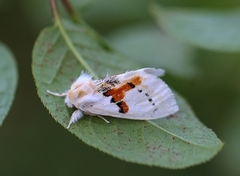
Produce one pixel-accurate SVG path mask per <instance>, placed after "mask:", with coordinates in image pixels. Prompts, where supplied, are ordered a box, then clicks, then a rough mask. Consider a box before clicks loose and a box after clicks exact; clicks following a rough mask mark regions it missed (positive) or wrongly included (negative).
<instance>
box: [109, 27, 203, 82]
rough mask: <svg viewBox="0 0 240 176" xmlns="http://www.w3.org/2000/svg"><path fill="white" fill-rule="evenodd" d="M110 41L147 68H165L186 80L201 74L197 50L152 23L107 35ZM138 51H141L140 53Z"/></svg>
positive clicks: (126, 28) (122, 29)
mask: <svg viewBox="0 0 240 176" xmlns="http://www.w3.org/2000/svg"><path fill="white" fill-rule="evenodd" d="M107 39H108V41H109V42H110V43H111V44H112V46H114V47H115V48H117V50H118V51H120V52H122V53H124V54H125V55H126V56H128V57H129V58H132V59H134V60H135V61H136V62H140V63H141V64H142V65H143V66H146V67H161V68H163V69H165V70H167V73H172V74H175V75H177V76H179V77H183V78H192V77H194V76H196V75H197V74H198V68H197V67H196V66H195V65H194V51H195V49H194V48H193V47H192V46H190V45H187V44H186V43H184V42H181V41H179V40H175V39H173V38H171V37H169V36H167V35H165V34H164V33H163V32H162V31H160V30H159V29H158V28H157V27H155V26H153V25H152V24H149V23H144V24H135V25H131V26H127V27H124V28H121V29H119V30H117V31H115V32H113V33H111V34H110V35H108V36H107ZM136 51H138V52H136Z"/></svg>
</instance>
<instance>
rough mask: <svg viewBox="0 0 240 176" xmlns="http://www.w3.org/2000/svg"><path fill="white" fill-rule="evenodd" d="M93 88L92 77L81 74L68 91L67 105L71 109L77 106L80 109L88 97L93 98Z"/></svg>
mask: <svg viewBox="0 0 240 176" xmlns="http://www.w3.org/2000/svg"><path fill="white" fill-rule="evenodd" d="M93 86H94V84H93V81H92V76H90V75H87V74H81V75H80V77H79V78H78V79H77V80H76V81H75V82H74V83H73V84H72V85H71V88H70V89H69V90H68V92H67V96H66V98H65V103H66V104H67V105H68V106H69V107H73V106H75V107H76V108H78V107H79V106H80V104H81V103H82V102H83V101H84V99H85V97H86V96H91V95H92V94H93V92H94V89H93Z"/></svg>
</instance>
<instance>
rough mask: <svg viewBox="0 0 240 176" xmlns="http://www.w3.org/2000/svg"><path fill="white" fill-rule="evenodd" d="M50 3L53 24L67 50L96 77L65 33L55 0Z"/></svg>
mask: <svg viewBox="0 0 240 176" xmlns="http://www.w3.org/2000/svg"><path fill="white" fill-rule="evenodd" d="M50 5H51V9H52V14H53V18H54V22H55V25H56V26H57V27H58V28H59V31H60V34H61V35H62V37H63V39H64V41H65V42H66V45H67V46H68V48H69V50H70V51H71V52H72V54H73V55H74V56H75V58H76V59H77V60H78V61H79V62H80V64H81V65H82V66H83V68H85V69H86V70H87V71H88V72H89V73H90V74H92V76H93V77H94V78H96V79H97V78H98V76H97V74H96V73H95V72H94V71H93V70H92V69H91V68H90V67H89V65H88V64H87V63H86V62H85V60H84V59H83V57H82V56H81V54H80V53H79V52H78V51H77V49H76V47H75V46H74V45H73V43H72V40H71V39H70V37H69V35H68V34H67V32H66V30H65V28H64V26H63V23H62V21H61V19H60V16H59V14H58V10H57V5H56V0H50Z"/></svg>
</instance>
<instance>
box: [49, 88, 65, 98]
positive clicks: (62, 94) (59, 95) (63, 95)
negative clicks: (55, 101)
mask: <svg viewBox="0 0 240 176" xmlns="http://www.w3.org/2000/svg"><path fill="white" fill-rule="evenodd" d="M47 93H49V94H51V95H54V96H57V97H65V96H67V93H66V92H65V93H57V92H51V91H50V90H47Z"/></svg>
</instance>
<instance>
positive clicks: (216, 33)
mask: <svg viewBox="0 0 240 176" xmlns="http://www.w3.org/2000/svg"><path fill="white" fill-rule="evenodd" d="M151 12H152V14H153V16H154V17H155V18H156V19H157V22H158V24H159V25H160V26H161V27H162V29H163V30H165V31H166V32H168V33H169V34H171V35H173V36H175V37H177V38H179V39H182V40H184V41H187V42H189V43H191V44H193V45H196V46H198V47H202V48H205V49H209V50H217V51H225V52H239V51H240V21H239V19H240V9H233V10H228V11H227V10H222V11H210V10H203V9H198V10H197V9H194V10H193V9H181V8H164V7H162V6H158V5H156V4H152V5H151Z"/></svg>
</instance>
